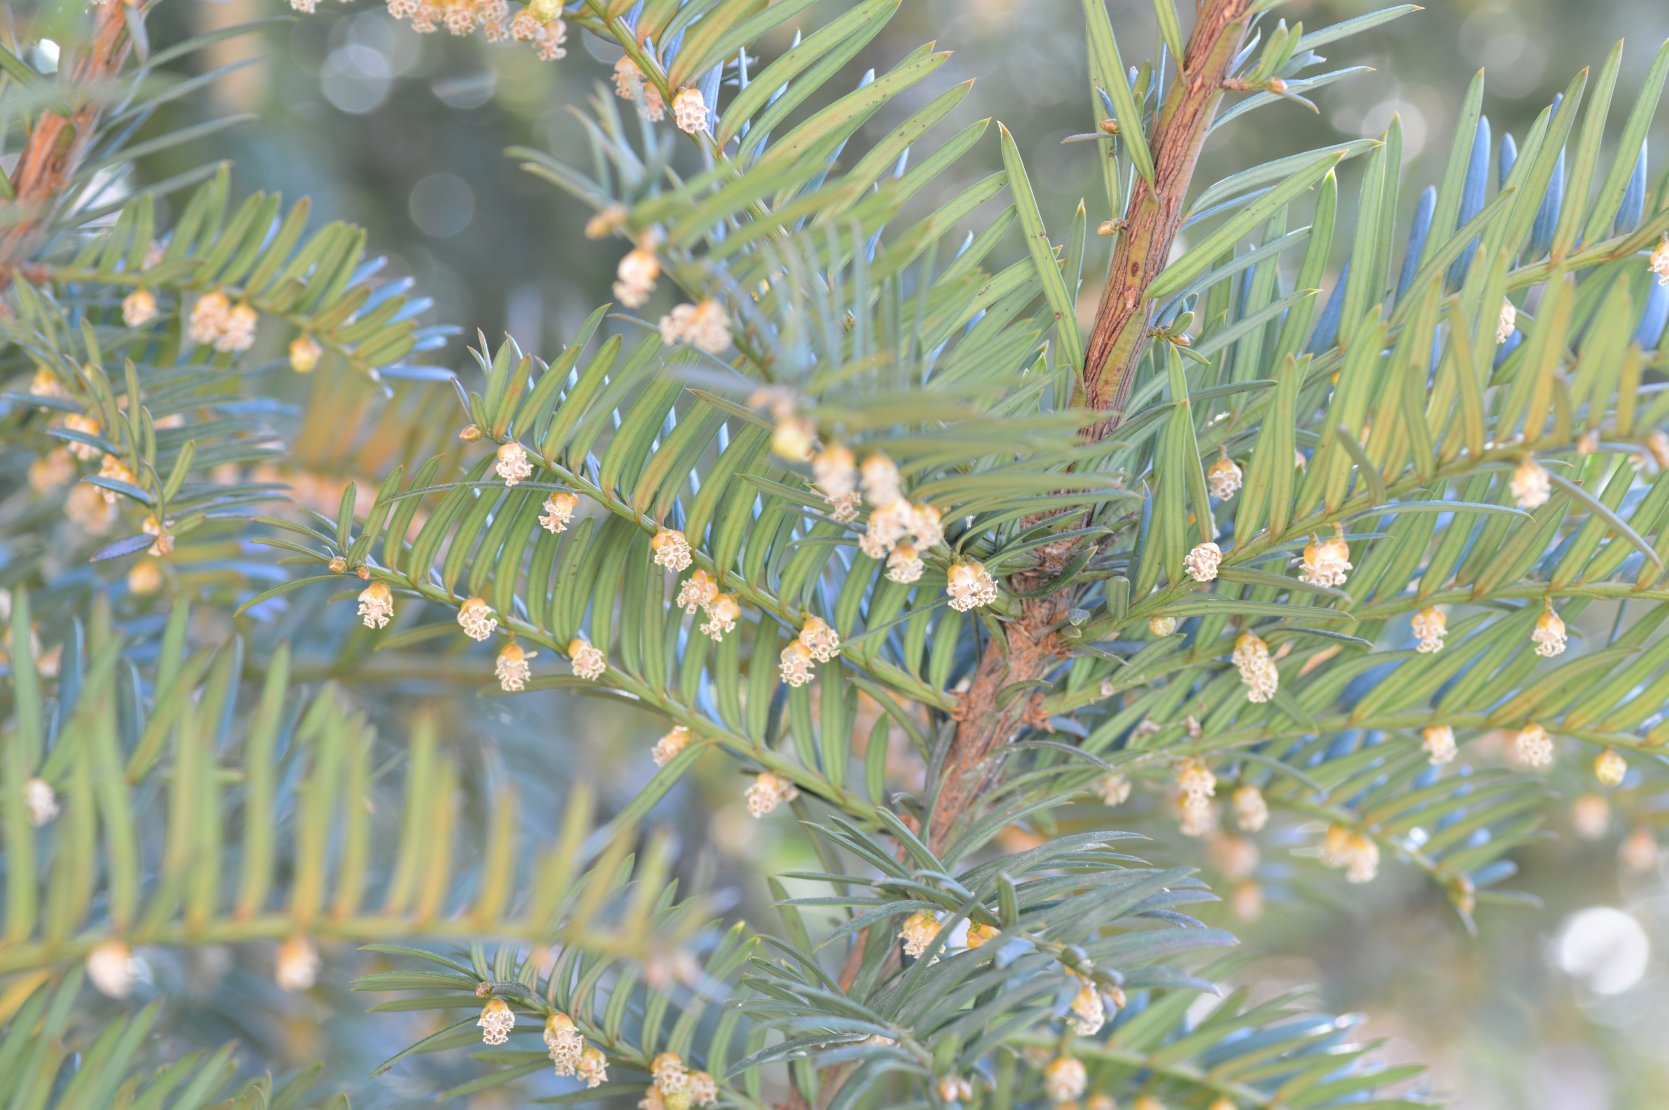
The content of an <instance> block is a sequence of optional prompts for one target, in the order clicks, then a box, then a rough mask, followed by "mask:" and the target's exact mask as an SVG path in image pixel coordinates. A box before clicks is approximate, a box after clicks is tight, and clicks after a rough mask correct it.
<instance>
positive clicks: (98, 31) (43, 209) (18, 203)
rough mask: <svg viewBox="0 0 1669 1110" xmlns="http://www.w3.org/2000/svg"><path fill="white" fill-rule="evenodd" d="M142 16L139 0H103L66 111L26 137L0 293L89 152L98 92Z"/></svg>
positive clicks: (72, 72) (1, 243) (2, 244)
mask: <svg viewBox="0 0 1669 1110" xmlns="http://www.w3.org/2000/svg"><path fill="white" fill-rule="evenodd" d="M130 11H132V12H133V13H134V17H135V18H142V16H141V8H140V6H139V5H138V4H129V3H127V2H126V0H104V3H103V4H101V5H100V6H99V7H98V9H97V12H96V14H95V15H94V21H95V22H94V26H93V37H92V39H91V40H90V41H89V42H88V43H87V46H86V48H85V49H84V50H82V51H80V53H79V55H78V56H77V57H76V59H75V60H74V62H73V63H72V64H71V65H70V67H69V72H68V75H67V80H66V81H65V89H66V94H67V96H68V97H69V98H70V99H71V100H72V105H73V106H72V107H71V108H70V109H69V110H68V111H67V112H43V113H41V115H40V117H39V118H38V119H36V121H35V126H34V128H33V129H31V130H30V132H29V137H28V138H27V139H26V140H25V141H24V144H23V149H22V151H21V152H19V155H18V160H17V166H16V168H14V169H13V171H12V177H11V185H12V199H11V201H10V202H9V203H10V206H11V208H12V211H11V212H10V213H8V215H7V218H6V220H5V221H4V225H5V226H3V227H0V292H3V291H4V290H5V289H6V287H7V286H9V285H10V284H11V282H12V277H13V275H14V274H16V273H17V272H18V271H19V269H21V268H22V266H23V264H24V262H25V261H26V260H27V258H28V256H29V252H30V251H31V250H33V249H34V247H35V244H36V242H37V241H38V239H39V236H40V233H41V231H42V228H43V226H44V224H45V222H46V218H47V216H48V215H49V214H50V213H51V211H52V206H53V204H54V203H55V202H56V201H57V200H58V199H59V198H60V197H61V196H62V194H63V192H64V189H65V187H66V186H67V185H68V183H69V180H70V178H71V177H73V176H74V174H75V171H76V169H77V167H79V166H80V165H81V161H82V159H83V158H84V157H86V154H87V148H88V147H89V146H90V145H91V143H92V139H93V134H94V132H95V131H96V130H97V128H98V122H99V118H100V117H101V116H102V115H103V113H104V102H103V99H102V98H101V96H100V95H99V94H98V90H99V89H100V88H102V87H103V86H104V85H105V84H106V83H107V82H108V81H110V79H112V78H113V77H115V76H116V74H117V73H119V72H121V68H122V65H123V63H125V62H126V61H127V55H128V50H129V49H130V48H131V46H132V42H131V40H130V39H129V37H128V33H127V20H128V13H129V12H130Z"/></svg>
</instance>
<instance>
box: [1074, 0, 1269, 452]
mask: <svg viewBox="0 0 1669 1110" xmlns="http://www.w3.org/2000/svg"><path fill="white" fill-rule="evenodd" d="M1250 7H1251V2H1250V0H1205V2H1204V3H1202V4H1201V5H1200V9H1199V18H1198V20H1197V21H1196V22H1195V24H1194V33H1193V34H1192V35H1191V36H1189V39H1188V49H1187V53H1186V54H1185V55H1184V57H1183V60H1182V69H1181V71H1180V72H1179V73H1178V74H1177V79H1176V81H1175V82H1174V83H1173V84H1172V85H1171V89H1170V92H1169V93H1168V94H1167V95H1166V97H1165V103H1164V105H1163V106H1162V107H1161V108H1160V112H1159V120H1158V123H1157V125H1156V126H1155V128H1154V135H1153V169H1154V175H1153V178H1154V179H1153V184H1152V185H1149V184H1148V183H1147V182H1146V181H1145V180H1143V179H1142V178H1140V177H1138V178H1137V179H1136V185H1135V189H1134V191H1133V193H1132V195H1131V197H1130V203H1129V205H1128V206H1127V208H1126V210H1125V213H1124V217H1125V221H1126V224H1125V230H1124V233H1123V234H1122V235H1121V236H1120V237H1119V241H1118V245H1117V246H1116V247H1115V249H1114V251H1113V262H1112V265H1111V266H1110V267H1108V270H1107V287H1106V289H1104V290H1103V291H1102V294H1101V305H1100V307H1099V308H1098V309H1097V310H1096V313H1095V327H1094V330H1093V331H1092V332H1091V334H1090V340H1089V351H1088V354H1087V355H1086V357H1085V359H1084V401H1085V402H1086V403H1087V404H1088V405H1089V406H1090V407H1091V408H1094V409H1098V410H1100V411H1101V412H1104V413H1106V416H1105V418H1104V419H1103V420H1102V421H1101V423H1100V424H1099V425H1096V426H1095V427H1094V428H1093V429H1091V430H1090V433H1091V434H1092V435H1094V436H1095V437H1096V438H1100V437H1101V436H1104V435H1105V434H1106V433H1107V432H1108V431H1110V430H1111V429H1112V428H1113V427H1116V426H1117V424H1118V422H1119V421H1120V420H1121V419H1122V418H1123V415H1124V413H1123V410H1124V404H1125V401H1126V399H1127V398H1128V397H1129V394H1130V384H1131V381H1132V379H1133V378H1134V377H1135V370H1136V364H1137V363H1138V362H1140V361H1141V358H1142V355H1143V354H1144V353H1145V352H1146V350H1147V343H1148V326H1147V325H1148V303H1147V295H1146V294H1147V287H1148V286H1149V285H1151V284H1152V283H1153V279H1154V278H1156V277H1158V276H1159V273H1160V271H1161V270H1163V269H1164V268H1165V263H1166V261H1167V260H1168V259H1169V257H1170V253H1171V243H1172V242H1173V241H1174V240H1175V239H1176V232H1177V228H1178V227H1179V226H1181V224H1182V213H1183V202H1184V201H1185V200H1186V199H1187V195H1188V184H1189V182H1190V181H1191V180H1192V179H1193V176H1194V165H1195V163H1197V162H1198V161H1199V157H1200V148H1201V147H1202V146H1204V145H1205V136H1206V133H1207V132H1208V131H1209V130H1210V129H1211V120H1212V118H1213V116H1214V115H1215V114H1216V111H1217V102H1218V100H1219V99H1221V97H1222V94H1223V88H1224V85H1225V82H1227V80H1228V79H1229V67H1230V66H1231V65H1233V63H1234V56H1235V54H1236V53H1237V52H1238V51H1239V49H1240V43H1241V39H1242V38H1243V37H1244V35H1245V30H1246V17H1247V10H1248V9H1249V8H1250Z"/></svg>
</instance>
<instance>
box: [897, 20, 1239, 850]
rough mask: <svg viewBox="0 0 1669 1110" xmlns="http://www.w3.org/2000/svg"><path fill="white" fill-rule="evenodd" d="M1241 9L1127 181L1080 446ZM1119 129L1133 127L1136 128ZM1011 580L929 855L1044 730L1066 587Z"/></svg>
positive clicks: (1160, 240)
mask: <svg viewBox="0 0 1669 1110" xmlns="http://www.w3.org/2000/svg"><path fill="white" fill-rule="evenodd" d="M1250 8H1251V4H1250V2H1249V0H1208V2H1206V3H1204V4H1202V5H1201V6H1200V9H1199V15H1198V18H1197V21H1196V22H1195V24H1194V30H1193V34H1192V36H1191V37H1190V39H1189V41H1188V49H1187V52H1186V54H1185V55H1184V57H1183V59H1182V68H1181V71H1180V72H1179V73H1178V74H1177V76H1176V80H1175V82H1174V83H1173V84H1172V86H1171V91H1170V93H1169V95H1167V96H1166V98H1165V103H1164V106H1163V107H1162V108H1161V110H1160V113H1159V119H1158V123H1157V126H1156V127H1155V131H1154V141H1153V144H1152V146H1153V150H1154V168H1155V173H1154V181H1153V184H1151V185H1150V184H1148V183H1147V182H1146V181H1145V180H1143V179H1141V178H1140V177H1138V178H1137V179H1136V186H1135V192H1134V195H1133V196H1132V197H1131V199H1130V203H1129V206H1128V208H1127V209H1126V212H1125V220H1126V224H1125V228H1124V231H1123V233H1122V234H1121V236H1120V239H1119V242H1118V246H1117V248H1116V249H1115V250H1114V252H1113V261H1112V265H1111V267H1110V268H1109V269H1108V275H1107V287H1106V290H1105V291H1104V292H1103V293H1102V297H1101V307H1100V308H1099V310H1098V311H1097V312H1096V319H1095V327H1094V330H1093V332H1092V333H1091V336H1090V343H1089V354H1088V356H1087V361H1086V363H1085V366H1084V380H1083V394H1084V396H1083V398H1082V400H1083V401H1084V403H1086V404H1088V405H1089V406H1090V407H1092V408H1095V409H1097V410H1100V411H1102V412H1104V413H1106V414H1107V416H1106V418H1105V419H1103V420H1102V421H1101V422H1099V423H1097V424H1095V425H1092V426H1091V427H1090V428H1087V429H1085V431H1084V437H1085V438H1086V439H1102V438H1104V437H1105V436H1106V435H1107V433H1109V432H1110V431H1111V430H1112V429H1113V428H1115V427H1116V426H1117V424H1118V422H1119V419H1120V418H1121V415H1122V413H1121V410H1122V408H1123V406H1124V404H1125V400H1126V398H1127V397H1128V396H1129V391H1130V384H1131V382H1132V381H1133V380H1134V377H1135V367H1136V365H1137V363H1138V362H1139V361H1140V360H1141V357H1142V355H1143V353H1144V352H1145V351H1146V349H1147V309H1146V306H1147V300H1146V297H1145V292H1146V289H1147V287H1148V285H1149V284H1151V283H1152V281H1153V279H1154V278H1156V277H1157V276H1158V275H1159V272H1160V271H1161V270H1163V269H1164V267H1165V263H1166V262H1167V261H1168V259H1169V257H1170V250H1171V242H1172V240H1174V239H1175V238H1176V233H1177V228H1178V227H1179V226H1180V225H1181V222H1182V212H1183V204H1184V202H1185V201H1186V199H1187V195H1188V186H1189V183H1190V182H1191V181H1192V179H1193V173H1194V165H1195V163H1196V162H1197V161H1198V160H1199V154H1200V148H1201V147H1202V146H1203V145H1204V143H1205V136H1206V133H1207V131H1209V130H1210V127H1211V120H1212V116H1213V114H1214V113H1215V111H1216V108H1217V103H1218V101H1219V100H1220V99H1221V97H1222V94H1223V87H1224V81H1225V80H1226V79H1227V78H1228V76H1229V68H1230V67H1231V66H1232V65H1233V63H1234V57H1235V54H1236V52H1237V51H1238V50H1239V48H1240V41H1241V38H1242V37H1243V35H1244V32H1245V27H1246V20H1247V18H1248V15H1249V12H1250ZM1120 122H1121V123H1122V124H1123V125H1124V126H1126V127H1139V126H1141V121H1140V120H1126V121H1120ZM1019 578H1020V579H1022V580H1017V581H1015V582H1014V583H1013V587H1014V591H1015V593H1016V594H1017V595H1019V596H1020V597H1021V598H1022V599H1023V600H1022V601H1021V605H1020V619H1019V620H1017V621H1014V622H1011V623H1008V624H1005V625H1003V626H1002V629H1001V634H1000V635H993V636H992V638H991V640H990V641H989V643H988V644H987V645H986V647H985V651H984V654H983V655H982V656H981V658H980V661H979V666H978V669H977V670H976V671H975V673H974V677H973V680H972V682H971V684H970V685H969V688H968V690H967V692H966V693H965V694H964V695H963V696H962V698H961V701H960V702H959V703H958V705H957V708H956V711H955V716H956V720H957V726H956V732H955V735H954V737H953V738H952V740H951V742H950V747H949V750H948V751H947V752H946V755H945V759H944V766H943V769H942V772H941V775H940V783H941V786H940V789H939V793H938V796H937V797H936V798H935V800H934V804H933V816H932V820H931V822H930V825H931V833H930V840H929V843H930V844H931V845H932V846H933V847H934V848H935V849H939V848H942V847H944V845H945V844H946V843H947V840H946V838H947V836H948V834H949V831H950V827H951V825H952V824H954V822H955V820H956V818H957V816H958V815H960V814H961V813H962V812H963V811H964V810H965V809H967V807H968V806H969V804H970V803H972V801H973V800H974V798H975V797H977V796H978V794H979V792H980V790H981V788H982V787H983V786H984V784H985V782H986V781H987V779H988V777H989V775H990V772H991V769H992V756H993V755H995V754H996V753H997V751H998V750H999V749H1001V748H1002V747H1003V745H1005V744H1007V743H1008V742H1009V741H1010V740H1011V739H1012V738H1013V737H1014V736H1015V735H1017V734H1018V732H1019V731H1020V729H1021V728H1022V727H1023V726H1025V725H1028V724H1034V725H1041V724H1043V723H1044V722H1043V720H1042V719H1040V718H1039V717H1038V716H1037V714H1038V711H1039V710H1040V708H1041V702H1040V700H1039V699H1038V698H1037V697H1036V696H1035V695H1030V694H1026V693H1024V692H1023V691H1024V690H1025V687H1026V684H1029V683H1032V682H1034V681H1036V680H1037V679H1040V678H1042V677H1043V676H1044V675H1045V674H1047V673H1048V672H1049V671H1050V670H1051V669H1052V668H1053V667H1054V666H1055V665H1057V664H1058V663H1059V662H1060V660H1061V659H1062V658H1063V657H1064V652H1063V651H1062V649H1061V644H1060V642H1059V641H1058V639H1057V637H1056V632H1055V629H1056V627H1057V625H1058V624H1059V622H1060V621H1061V619H1062V618H1063V617H1064V616H1065V614H1066V612H1067V611H1068V610H1070V609H1071V608H1072V607H1073V605H1074V604H1075V602H1076V597H1077V589H1076V588H1074V587H1068V588H1067V589H1065V590H1061V591H1057V592H1054V593H1048V594H1045V596H1042V597H1037V596H1033V597H1030V598H1027V597H1026V596H1025V595H1027V594H1029V593H1030V594H1035V593H1036V591H1038V590H1039V589H1041V588H1043V587H1044V586H1046V584H1047V574H1046V572H1037V573H1028V574H1025V575H1021V576H1019ZM1005 691H1007V692H1008V694H1007V695H1006V696H1005ZM1015 691H1021V693H1019V694H1018V695H1016V694H1015Z"/></svg>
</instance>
